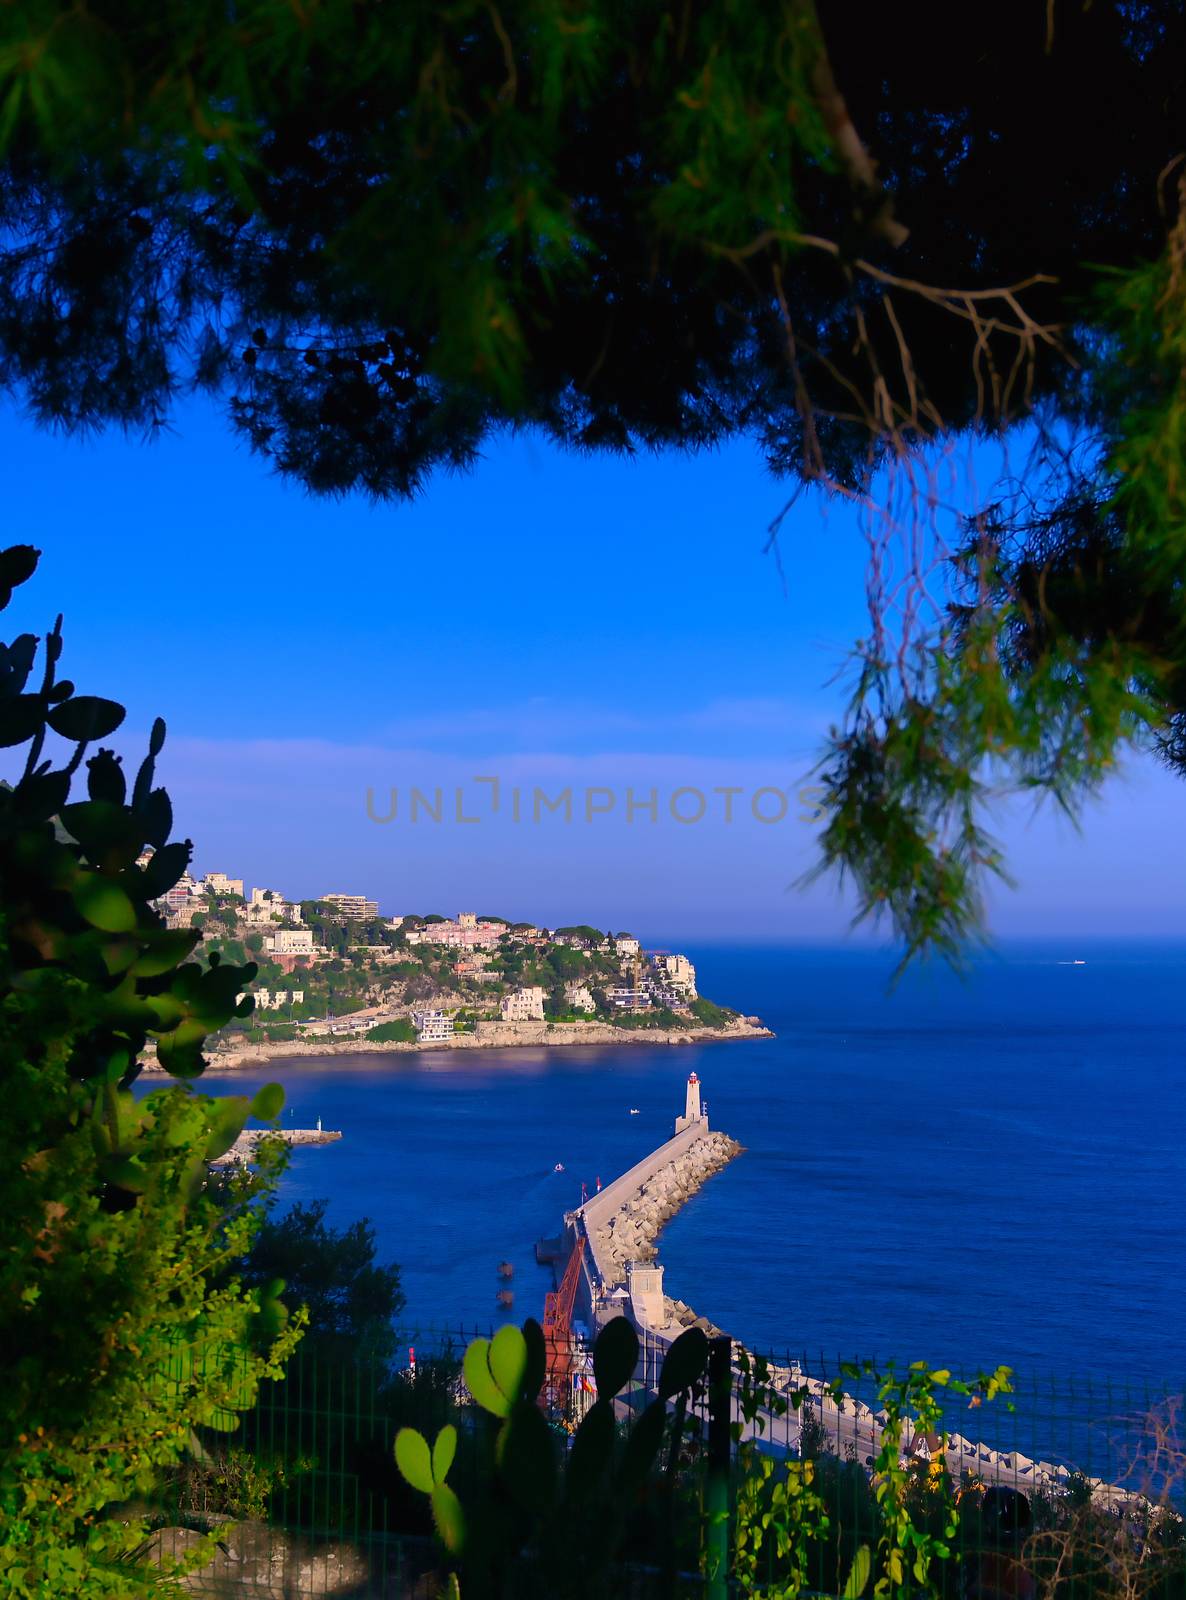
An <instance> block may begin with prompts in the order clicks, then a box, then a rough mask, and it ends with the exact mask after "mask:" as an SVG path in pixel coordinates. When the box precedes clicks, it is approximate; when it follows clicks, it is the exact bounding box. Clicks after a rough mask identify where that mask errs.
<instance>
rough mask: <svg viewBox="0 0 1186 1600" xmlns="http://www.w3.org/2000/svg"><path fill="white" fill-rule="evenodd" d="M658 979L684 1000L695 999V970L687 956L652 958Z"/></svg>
mask: <svg viewBox="0 0 1186 1600" xmlns="http://www.w3.org/2000/svg"><path fill="white" fill-rule="evenodd" d="M654 966H655V970H656V972H657V974H658V975H659V978H660V980H661V981H662V982H664V983H665V984H666V985H667V987H668V988H669V989H674V990H675V991H676V993H677V994H679V995H682V996H683V998H684V999H685V1000H695V998H696V968H695V967H694V966H693V965H692V963H691V962H690V961H689V960H688V958H687V956H681V955H670V956H668V955H663V956H655V957H654Z"/></svg>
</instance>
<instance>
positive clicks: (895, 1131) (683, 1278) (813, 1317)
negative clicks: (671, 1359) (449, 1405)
mask: <svg viewBox="0 0 1186 1600" xmlns="http://www.w3.org/2000/svg"><path fill="white" fill-rule="evenodd" d="M682 948H687V949H688V952H689V954H690V955H691V956H692V957H693V959H694V961H695V962H696V965H697V969H698V975H699V982H700V986H701V989H702V991H703V992H704V993H707V994H708V995H710V996H711V997H713V998H714V999H717V1000H719V1001H721V1002H723V1003H726V1004H729V1005H733V1006H735V1007H738V1008H739V1009H741V1010H743V1011H746V1012H756V1013H757V1014H759V1015H760V1016H761V1017H762V1018H763V1019H764V1020H765V1021H766V1022H767V1023H768V1024H769V1025H770V1026H771V1027H772V1028H774V1029H775V1030H776V1033H777V1035H778V1037H777V1038H776V1039H774V1040H769V1041H762V1042H751V1041H744V1042H737V1043H712V1044H706V1045H699V1046H682V1047H679V1048H671V1047H654V1046H647V1045H640V1044H624V1045H621V1046H613V1047H605V1048H597V1049H588V1050H586V1049H580V1050H576V1049H555V1050H546V1049H532V1050H523V1049H520V1050H507V1051H482V1052H462V1051H452V1052H450V1051H440V1052H432V1053H424V1054H417V1055H386V1056H376V1055H359V1056H355V1057H350V1056H337V1057H333V1058H327V1059H325V1060H323V1061H320V1062H310V1061H307V1060H306V1061H299V1062H292V1063H289V1064H282V1063H279V1062H276V1063H271V1064H269V1068H268V1069H267V1070H266V1071H260V1072H257V1071H254V1070H253V1071H250V1072H237V1073H234V1074H233V1075H231V1074H227V1075H225V1076H224V1075H217V1076H215V1075H213V1074H212V1075H211V1076H210V1078H208V1079H207V1080H205V1084H204V1087H206V1088H208V1089H210V1090H211V1091H212V1092H215V1093H220V1092H239V1091H240V1090H241V1089H248V1090H250V1089H254V1088H255V1087H257V1086H258V1085H259V1084H260V1083H263V1082H266V1081H268V1080H269V1079H271V1078H276V1079H278V1080H279V1081H281V1082H282V1083H283V1084H284V1086H285V1089H286V1091H287V1096H288V1100H287V1106H286V1109H285V1112H284V1116H283V1119H282V1121H283V1123H284V1124H285V1125H288V1126H301V1127H309V1126H312V1125H313V1124H314V1122H315V1120H316V1119H317V1118H318V1117H320V1118H321V1120H322V1122H323V1125H324V1126H325V1127H327V1128H340V1129H341V1130H342V1133H343V1139H342V1141H341V1142H340V1143H337V1144H333V1145H328V1146H323V1147H319V1148H316V1149H301V1150H298V1151H296V1153H295V1155H294V1159H293V1162H292V1165H291V1168H290V1171H289V1173H288V1175H287V1176H286V1178H285V1180H284V1187H283V1195H282V1200H283V1202H288V1201H291V1200H296V1199H303V1200H310V1199H314V1198H318V1197H326V1198H327V1199H328V1201H329V1209H330V1216H331V1219H332V1220H334V1221H335V1222H337V1223H344V1222H347V1221H350V1220H353V1219H354V1218H356V1217H359V1216H367V1217H369V1218H370V1219H371V1221H372V1222H373V1224H374V1226H375V1228H376V1232H377V1236H378V1240H379V1251H380V1254H381V1256H382V1257H383V1258H384V1259H391V1260H395V1261H397V1262H399V1264H400V1266H401V1269H402V1273H403V1282H404V1287H405V1291H406V1293H407V1297H408V1308H407V1313H406V1316H407V1320H408V1322H409V1324H410V1325H419V1326H422V1327H425V1328H428V1327H431V1328H434V1329H435V1328H445V1327H452V1328H462V1327H464V1328H470V1329H472V1328H474V1327H481V1328H482V1329H483V1330H485V1329H487V1328H488V1327H489V1326H490V1325H491V1324H493V1323H497V1322H498V1321H499V1320H501V1319H503V1318H504V1317H506V1316H511V1317H514V1318H516V1319H521V1318H522V1317H523V1316H526V1315H536V1316H538V1315H539V1314H540V1311H541V1308H542V1302H543V1296H544V1292H545V1290H546V1289H547V1287H549V1286H550V1282H551V1277H550V1272H548V1271H546V1270H545V1269H542V1268H540V1267H538V1266H537V1265H536V1264H535V1260H534V1254H533V1245H534V1242H535V1240H536V1239H537V1238H538V1237H540V1236H543V1235H548V1234H555V1233H556V1232H557V1231H558V1228H559V1223H560V1218H561V1214H562V1212H563V1211H564V1210H565V1209H566V1208H569V1207H572V1206H574V1205H576V1204H578V1203H579V1200H580V1193H581V1183H582V1182H585V1183H586V1184H587V1185H588V1186H589V1188H590V1189H592V1188H593V1187H594V1185H595V1182H596V1180H597V1178H598V1177H600V1178H601V1179H602V1181H603V1182H608V1181H609V1180H610V1179H611V1178H612V1177H614V1176H615V1175H616V1174H617V1173H619V1172H620V1171H622V1170H623V1169H624V1168H625V1167H626V1166H628V1165H630V1164H631V1162H632V1161H634V1160H636V1159H638V1158H639V1157H641V1156H642V1155H644V1154H645V1153H646V1152H647V1151H649V1150H650V1149H652V1148H653V1147H654V1146H655V1145H656V1144H657V1143H658V1142H660V1141H661V1140H662V1139H663V1138H665V1137H667V1136H668V1134H669V1133H670V1132H671V1130H672V1121H673V1119H674V1117H675V1115H676V1114H677V1113H678V1112H679V1111H680V1110H681V1109H682V1103H683V1086H684V1082H685V1079H686V1077H687V1074H688V1072H689V1071H691V1070H695V1071H696V1072H697V1073H698V1074H699V1075H700V1077H701V1078H702V1080H703V1083H704V1090H705V1097H706V1099H707V1101H708V1105H709V1113H710V1118H711V1121H712V1123H713V1125H714V1126H717V1127H720V1128H723V1129H724V1130H725V1131H726V1132H728V1133H730V1134H732V1135H733V1136H734V1137H736V1138H738V1139H739V1140H740V1141H741V1142H742V1144H743V1145H744V1146H745V1147H746V1149H745V1154H744V1155H743V1156H742V1157H741V1158H740V1159H739V1160H737V1161H735V1162H734V1163H733V1164H732V1165H731V1166H730V1167H729V1168H728V1169H726V1171H724V1172H723V1173H721V1174H720V1175H718V1176H717V1177H715V1178H714V1179H712V1180H711V1181H710V1182H709V1183H708V1184H707V1185H706V1187H705V1188H704V1189H703V1190H702V1191H701V1192H700V1194H698V1195H697V1196H696V1197H695V1198H694V1199H693V1200H692V1201H691V1202H690V1203H689V1204H688V1205H687V1206H686V1207H685V1208H684V1210H683V1211H682V1212H681V1213H680V1214H679V1216H678V1217H676V1218H675V1219H674V1220H673V1221H672V1222H671V1223H670V1224H669V1226H668V1227H667V1229H666V1230H665V1232H664V1234H663V1236H662V1239H661V1244H660V1254H661V1260H662V1261H663V1263H664V1265H665V1268H666V1285H665V1287H666V1289H667V1292H668V1293H669V1294H672V1295H674V1296H677V1297H679V1298H681V1299H683V1300H685V1301H687V1302H689V1303H690V1304H691V1305H693V1306H694V1307H695V1308H696V1310H697V1311H699V1312H701V1313H702V1314H704V1315H706V1316H708V1317H710V1318H711V1319H712V1320H713V1321H715V1322H716V1323H718V1324H719V1325H720V1326H722V1327H724V1328H726V1329H727V1330H728V1331H729V1332H730V1333H732V1334H734V1335H735V1336H736V1337H738V1338H740V1339H743V1340H744V1341H745V1342H746V1343H748V1344H750V1345H751V1346H756V1347H760V1348H764V1349H768V1350H771V1351H777V1352H804V1353H806V1354H807V1355H808V1356H809V1357H811V1356H818V1355H822V1356H823V1357H824V1358H825V1359H834V1358H835V1357H836V1356H837V1355H843V1356H848V1355H861V1356H876V1357H878V1358H881V1359H885V1358H887V1357H890V1356H892V1357H896V1358H899V1359H906V1360H913V1359H916V1358H919V1359H925V1360H927V1361H928V1362H930V1363H932V1364H935V1365H939V1364H942V1365H950V1366H952V1367H955V1368H957V1369H964V1370H968V1369H973V1368H979V1367H991V1366H995V1365H996V1364H997V1363H998V1362H1007V1363H1008V1364H1010V1365H1012V1366H1014V1367H1015V1368H1017V1369H1018V1370H1019V1371H1020V1372H1021V1373H1022V1374H1023V1375H1025V1376H1028V1377H1029V1378H1031V1379H1033V1380H1035V1381H1037V1380H1042V1379H1045V1378H1046V1377H1048V1376H1052V1375H1054V1374H1066V1373H1075V1374H1080V1375H1082V1376H1083V1377H1084V1378H1085V1379H1087V1380H1089V1381H1092V1382H1094V1383H1096V1384H1099V1385H1101V1386H1103V1385H1106V1384H1107V1383H1109V1382H1110V1381H1112V1379H1114V1378H1115V1377H1116V1376H1117V1375H1118V1374H1124V1375H1125V1377H1126V1378H1127V1379H1131V1380H1133V1381H1136V1382H1138V1383H1149V1384H1151V1385H1153V1386H1156V1387H1159V1388H1161V1387H1164V1386H1165V1385H1166V1384H1173V1385H1176V1386H1177V1387H1179V1388H1180V1387H1181V1384H1182V1372H1183V1365H1184V1363H1183V1359H1182V1345H1181V1329H1182V1327H1183V1325H1184V1324H1186V1240H1184V1234H1183V1213H1184V1210H1186V1208H1184V1206H1183V1197H1184V1195H1186V1053H1184V1049H1183V1046H1184V1042H1186V1024H1184V1020H1183V1014H1182V1007H1183V996H1184V995H1186V948H1183V947H1181V946H1171V945H1163V946H1134V945H1128V946H1105V945H1088V944H1071V943H1064V944H1062V945H1059V946H1057V947H1056V946H1053V945H1042V946H1037V945H1033V946H1021V945H1015V946H1009V947H1005V948H1003V949H1002V950H1001V951H999V952H997V953H996V954H991V955H987V956H985V957H983V958H981V959H978V960H977V961H976V963H975V964H974V966H973V969H972V971H971V973H970V974H969V976H968V977H967V978H966V979H961V978H959V977H957V976H955V975H953V974H951V973H949V972H947V971H946V970H945V969H937V968H936V969H929V970H924V971H921V972H917V973H911V974H909V975H908V976H907V977H906V978H905V979H904V980H903V982H902V983H901V984H900V985H899V986H898V987H897V988H896V989H895V990H893V991H892V992H887V986H886V985H887V979H888V976H889V974H890V972H891V970H892V966H893V961H892V957H890V956H889V955H887V953H886V952H884V951H879V950H870V949H853V948H848V949H842V950H836V949H827V950H824V949H819V950H815V949H806V948H791V947H781V948H780V947H770V946H764V947H761V948H755V949H741V948H738V947H719V948H711V947H707V946H706V947H703V948H697V947H691V948H689V947H688V946H687V945H686V944H684V945H683V946H682ZM1074 960H1081V961H1084V962H1085V963H1086V964H1085V965H1071V964H1070V963H1071V962H1072V961H1074ZM632 1108H634V1109H636V1110H637V1115H631V1110H632ZM557 1164H559V1165H561V1166H562V1167H563V1169H564V1170H563V1171H560V1172H557V1171H555V1170H554V1168H555V1167H556V1166H557ZM504 1259H505V1260H507V1261H509V1262H511V1264H512V1265H513V1267H514V1269H515V1273H514V1278H513V1280H512V1287H513V1289H514V1293H515V1304H514V1306H513V1308H511V1309H510V1310H509V1311H504V1310H502V1309H501V1308H499V1307H498V1306H497V1305H496V1303H495V1292H496V1289H497V1288H498V1287H499V1286H500V1283H499V1280H498V1279H497V1277H496V1268H497V1264H498V1263H499V1262H500V1261H502V1260H504Z"/></svg>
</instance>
